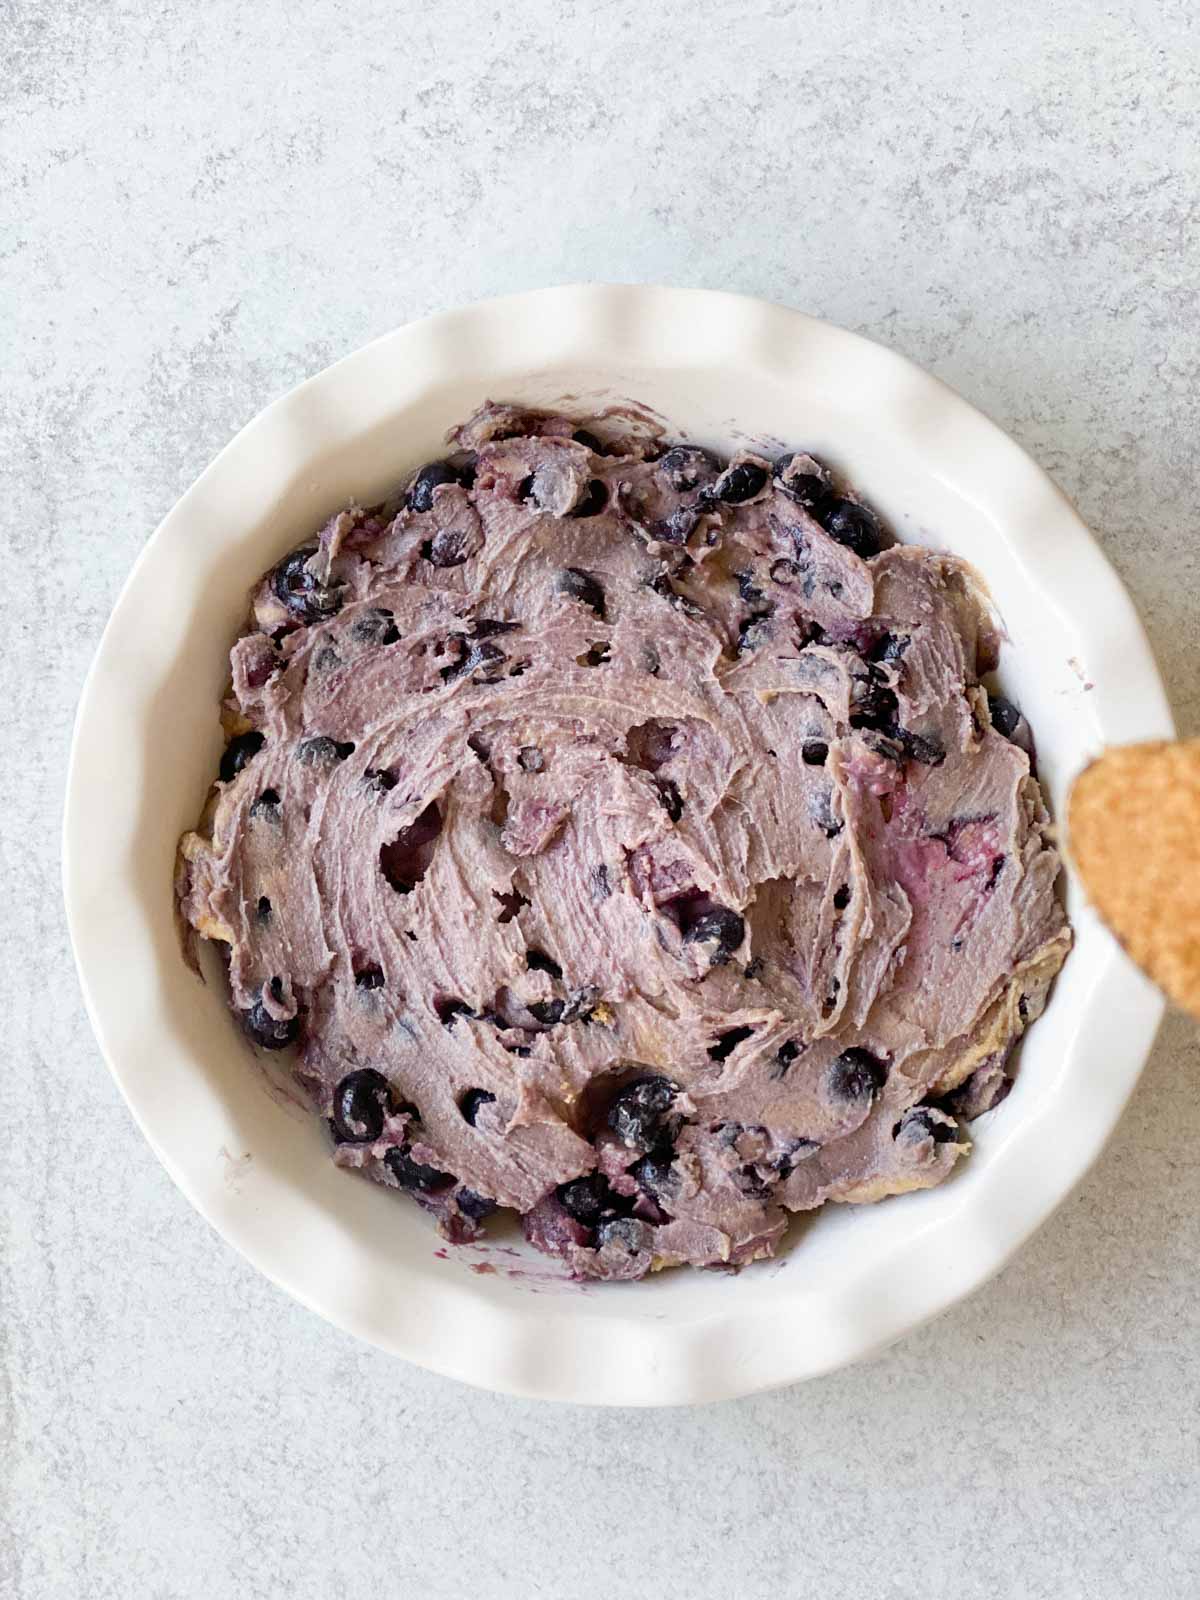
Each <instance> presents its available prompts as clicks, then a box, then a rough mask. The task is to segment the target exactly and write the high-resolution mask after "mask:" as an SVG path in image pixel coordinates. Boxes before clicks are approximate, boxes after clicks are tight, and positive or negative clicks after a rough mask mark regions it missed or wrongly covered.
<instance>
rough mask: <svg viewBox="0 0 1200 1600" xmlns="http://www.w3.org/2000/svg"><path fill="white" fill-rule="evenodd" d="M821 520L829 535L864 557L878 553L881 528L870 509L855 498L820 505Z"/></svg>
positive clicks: (864, 558)
mask: <svg viewBox="0 0 1200 1600" xmlns="http://www.w3.org/2000/svg"><path fill="white" fill-rule="evenodd" d="M819 520H820V523H821V526H822V527H823V528H824V529H825V532H826V533H827V534H828V535H829V537H830V538H831V539H836V540H837V542H838V544H844V545H845V546H846V548H847V549H848V550H853V552H854V554H855V555H856V556H861V557H862V559H863V560H864V561H865V560H866V559H867V557H868V556H874V555H878V554H879V547H880V544H881V542H882V532H881V530H880V527H879V521H878V519H877V518H876V516H875V513H874V512H873V511H869V510H868V509H867V507H866V506H863V505H859V503H858V501H857V500H830V501H829V502H827V503H826V504H824V505H822V506H821V508H820V519H819Z"/></svg>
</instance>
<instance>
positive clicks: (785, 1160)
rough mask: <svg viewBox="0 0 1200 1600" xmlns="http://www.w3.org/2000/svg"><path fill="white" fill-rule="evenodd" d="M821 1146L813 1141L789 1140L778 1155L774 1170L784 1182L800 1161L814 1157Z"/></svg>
mask: <svg viewBox="0 0 1200 1600" xmlns="http://www.w3.org/2000/svg"><path fill="white" fill-rule="evenodd" d="M820 1148H821V1146H820V1145H819V1144H818V1143H817V1141H816V1140H815V1139H789V1140H788V1142H787V1146H786V1148H785V1149H784V1150H783V1151H782V1152H781V1153H780V1155H779V1157H778V1159H777V1161H776V1164H775V1170H776V1171H777V1172H778V1174H779V1176H780V1177H781V1178H782V1179H784V1180H786V1179H788V1178H790V1177H791V1175H792V1173H793V1172H795V1170H796V1168H797V1167H798V1166H799V1165H800V1163H801V1162H802V1161H806V1160H807V1159H808V1157H809V1156H814V1155H816V1153H817V1151H818V1150H819V1149H820Z"/></svg>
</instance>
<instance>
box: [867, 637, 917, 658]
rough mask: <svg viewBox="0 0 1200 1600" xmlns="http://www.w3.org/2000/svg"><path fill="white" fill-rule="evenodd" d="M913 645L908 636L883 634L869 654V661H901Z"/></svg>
mask: <svg viewBox="0 0 1200 1600" xmlns="http://www.w3.org/2000/svg"><path fill="white" fill-rule="evenodd" d="M911 643H912V640H911V639H910V638H909V637H908V635H907V634H895V633H882V634H880V636H879V638H878V639H876V641H875V643H874V644H873V645H872V646H871V648H870V650H869V651H868V652H867V660H868V661H899V660H900V658H901V657H902V656H903V654H904V652H905V651H906V650H907V649H908V647H909V645H910V644H911Z"/></svg>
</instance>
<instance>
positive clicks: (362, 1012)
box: [177, 405, 1070, 1278]
mask: <svg viewBox="0 0 1200 1600" xmlns="http://www.w3.org/2000/svg"><path fill="white" fill-rule="evenodd" d="M450 444H451V450H450V453H449V455H448V456H447V458H446V459H445V460H444V461H441V462H435V463H428V464H427V465H426V466H425V467H423V468H421V469H420V471H419V472H418V473H417V474H416V475H415V477H414V478H413V479H412V480H410V482H409V484H408V485H406V486H405V489H404V491H403V494H402V495H401V496H399V497H398V498H397V500H396V501H395V502H393V503H389V504H387V505H385V506H378V507H371V508H365V509H364V508H357V507H351V508H350V509H349V510H347V511H344V512H342V513H341V514H339V515H338V516H336V517H334V518H333V519H332V521H331V522H330V523H329V524H328V525H327V526H326V527H325V528H324V529H323V530H322V531H321V533H320V535H319V537H318V538H317V539H316V540H315V542H314V543H312V544H310V545H308V546H302V547H301V548H300V549H299V550H297V551H294V552H293V553H292V554H291V555H290V556H288V557H286V558H285V559H284V560H283V561H282V562H281V563H280V564H279V566H278V567H276V568H275V569H273V570H272V571H271V572H269V573H268V574H267V575H266V576H265V577H264V578H263V580H262V582H261V583H260V585H259V586H258V587H257V589H256V590H255V592H254V595H253V597H252V604H251V612H250V619H249V622H248V625H247V628H246V631H245V632H244V633H243V635H242V637H241V638H240V639H239V640H238V641H237V643H236V645H235V646H234V648H233V653H232V689H231V693H230V696H229V699H228V701H227V703H226V707H225V724H226V729H227V732H228V733H229V734H230V735H231V740H230V743H229V745H228V747H227V749H226V751H225V755H224V757H223V759H222V763H221V771H220V777H219V779H218V782H217V784H216V786H215V789H214V792H213V795H212V797H211V798H210V802H209V805H208V807H207V808H206V812H205V815H204V817H203V818H202V820H201V825H200V827H199V829H198V830H197V831H196V832H195V833H191V834H188V835H186V836H185V838H184V840H183V842H182V845H181V850H180V861H179V870H178V878H177V892H178V897H179V904H180V908H181V911H182V914H183V917H184V918H185V919H186V922H187V923H189V924H190V925H191V927H192V928H193V929H195V930H196V931H198V933H199V934H200V935H201V936H203V937H205V938H209V939H214V940H218V941H220V942H221V943H222V944H223V946H224V947H225V950H226V953H227V956H228V973H229V988H230V996H231V1004H232V1006H233V1007H234V1009H235V1011H236V1013H237V1015H238V1016H239V1018H240V1019H241V1021H242V1023H243V1025H244V1027H245V1028H246V1029H247V1031H248V1032H249V1034H250V1036H251V1037H252V1038H253V1039H254V1040H255V1041H256V1042H257V1044H259V1045H260V1046H262V1047H264V1048H269V1049H288V1050H291V1051H293V1052H294V1055H295V1072H296V1074H297V1076H298V1078H299V1079H300V1081H301V1082H302V1083H303V1085H304V1086H305V1088H306V1089H307V1090H308V1092H309V1093H310V1094H311V1096H312V1098H313V1101H314V1103H315V1106H316V1108H317V1109H318V1110H319V1111H320V1113H321V1115H322V1116H324V1117H326V1118H328V1120H329V1126H330V1129H331V1135H332V1140H333V1155H334V1159H335V1160H336V1161H337V1162H339V1163H341V1164H342V1165H344V1166H347V1167H353V1168H357V1169H359V1170H361V1171H362V1172H364V1173H366V1174H367V1175H369V1176H370V1177H372V1178H374V1179H376V1180H378V1181H379V1182H382V1183H384V1184H387V1185H390V1186H392V1187H397V1188H401V1189H405V1190H407V1191H408V1192H409V1193H410V1194H411V1195H412V1196H414V1197H415V1198H416V1199H417V1200H418V1201H419V1202H420V1203H421V1204H422V1205H423V1206H425V1207H426V1208H427V1209H429V1210H430V1211H432V1212H434V1213H435V1214H436V1216H437V1217H438V1219H439V1221H440V1223H441V1225H442V1228H443V1230H444V1231H445V1232H446V1233H447V1234H448V1236H449V1237H450V1238H452V1239H455V1240H460V1241H461V1240H468V1239H472V1238H475V1237H476V1236H477V1235H478V1234H479V1232H480V1230H486V1227H487V1218H488V1216H489V1214H490V1213H492V1212H493V1211H495V1209H496V1208H497V1207H511V1208H513V1209H514V1210H516V1211H518V1212H520V1213H521V1215H522V1218H523V1226H524V1228H525V1231H526V1234H527V1236H528V1237H529V1239H530V1240H532V1241H533V1243H534V1244H536V1245H537V1246H539V1247H540V1248H542V1249H544V1250H547V1251H550V1252H552V1253H554V1254H556V1255H559V1256H561V1257H563V1258H565V1260H566V1261H567V1263H568V1264H569V1266H570V1268H571V1269H572V1270H573V1271H574V1272H576V1273H578V1274H580V1275H585V1276H588V1277H598V1278H631V1277H638V1276H640V1275H641V1274H643V1273H644V1272H646V1271H647V1270H649V1269H650V1268H651V1267H659V1266H663V1265H669V1264H674V1263H683V1262H690V1263H692V1264H695V1265H714V1264H721V1265H737V1264H740V1263H743V1262H746V1261H750V1260H752V1259H754V1258H756V1257H759V1256H764V1255H769V1254H770V1253H771V1252H772V1251H773V1250H774V1249H775V1247H776V1245H777V1244H778V1242H779V1240H780V1238H781V1236H782V1235H783V1232H784V1229H785V1227H786V1225H787V1219H788V1215H789V1213H790V1212H793V1211H801V1210H809V1209H811V1208H813V1207H815V1206H819V1205H821V1204H822V1203H823V1202H825V1201H827V1200H837V1201H853V1202H863V1201H872V1200H878V1199H880V1198H882V1197H883V1196H885V1195H892V1194H897V1193H900V1192H902V1191H904V1190H910V1189H916V1188H923V1187H927V1186H928V1185H931V1184H935V1183H938V1182H940V1181H941V1180H942V1179H943V1178H944V1177H945V1176H946V1175H947V1173H948V1172H949V1171H950V1170H951V1168H952V1167H953V1165H954V1163H955V1162H956V1161H957V1160H958V1159H959V1157H960V1156H961V1155H963V1153H964V1152H965V1151H966V1150H967V1149H968V1148H969V1141H968V1138H967V1136H966V1134H965V1132H964V1130H963V1120H964V1119H967V1118H969V1117H971V1116H972V1115H975V1114H977V1113H978V1112H979V1111H980V1110H982V1109H985V1108H986V1107H987V1106H989V1105H991V1104H993V1103H994V1102H995V1100H996V1099H997V1098H998V1096H999V1095H1000V1094H1001V1093H1002V1092H1003V1091H1004V1089H1005V1087H1006V1086H1007V1082H1008V1078H1007V1073H1006V1060H1007V1058H1008V1055H1009V1052H1010V1049H1011V1047H1012V1045H1013V1043H1014V1041H1015V1040H1016V1039H1017V1037H1018V1036H1019V1035H1020V1034H1021V1032H1022V1031H1023V1029H1024V1028H1025V1026H1026V1025H1027V1023H1028V1022H1029V1021H1030V1020H1031V1019H1033V1018H1034V1017H1036V1016H1037V1014H1038V1013H1039V1011H1040V1010H1041V1008H1042V1005H1043V1003H1044V999H1045V995H1046V991H1047V988H1048V986H1049V984H1050V982H1051V979H1052V978H1053V975H1054V973H1055V972H1056V971H1057V969H1058V968H1059V966H1060V965H1061V963H1062V961H1063V959H1064V957H1065V955H1066V952H1067V949H1068V947H1069V943H1070V933H1069V929H1068V927H1067V925H1066V921H1065V918H1064V914H1063V911H1062V909H1061V907H1060V905H1059V902H1058V900H1057V898H1056V896H1055V888H1054V885H1055V878H1056V876H1057V873H1058V870H1059V863H1058V857H1057V855H1056V853H1055V851H1054V849H1053V848H1052V846H1051V844H1050V843H1049V842H1048V840H1047V817H1046V812H1045V809H1044V806H1043V802H1042V796H1041V792H1040V789H1039V787H1038V784H1037V781H1036V779H1035V778H1034V777H1033V776H1032V775H1031V771H1030V755H1029V752H1030V750H1031V748H1032V747H1031V743H1030V739H1029V732H1028V729H1027V727H1026V725H1025V723H1024V720H1023V718H1021V717H1020V715H1019V713H1018V712H1017V711H1016V709H1015V708H1014V707H1013V706H1012V705H1011V704H1009V703H1008V702H1007V701H1004V700H1001V699H998V698H989V696H988V694H987V692H986V691H985V689H984V688H983V687H982V686H981V683H980V674H981V673H983V672H985V671H986V670H987V669H988V668H990V667H991V666H992V665H994V648H995V639H994V635H993V632H992V629H991V627H990V626H989V623H988V619H987V615H986V612H985V610H984V608H983V607H982V605H981V603H980V599H979V592H978V589H977V586H976V582H975V580H974V579H973V576H972V574H971V571H970V569H969V568H967V567H966V566H965V565H964V564H963V563H962V562H960V561H958V560H956V559H955V558H953V557H951V556H948V555H945V554H939V553H935V552H932V551H930V550H925V549H920V548H916V547H913V546H900V545H892V544H891V543H890V541H889V540H888V538H887V536H886V535H885V534H884V533H883V531H882V530H881V528H880V525H879V523H878V521H877V520H876V518H875V517H874V516H873V514H872V513H871V512H870V510H869V509H868V508H867V507H866V506H865V505H863V504H861V503H860V502H859V501H858V499H857V498H856V497H855V495H854V494H853V492H852V491H851V490H850V489H848V488H847V487H846V486H845V485H844V484H840V483H838V482H837V481H836V480H835V479H834V478H833V476H832V475H831V474H830V473H829V472H828V471H827V469H826V468H825V467H824V466H823V465H822V464H821V463H820V462H818V461H817V460H815V459H814V458H813V457H811V456H808V455H804V454H792V453H790V452H789V453H787V454H785V455H784V456H782V457H780V458H778V459H774V460H772V459H768V458H767V457H766V456H763V455H759V454H757V453H755V452H753V451H751V452H743V453H741V454H738V455H736V456H735V457H734V458H733V459H732V460H730V461H724V460H721V459H718V458H717V457H716V456H715V455H713V454H711V453H709V452H706V451H704V450H700V449H698V448H696V447H692V446H687V445H670V446H669V445H668V444H667V443H666V442H665V441H664V440H662V439H661V438H659V437H658V436H657V435H655V434H654V433H653V431H652V430H649V429H647V428H646V427H639V426H637V425H636V423H635V422H633V421H631V420H630V418H629V416H628V415H624V416H623V415H618V414H610V415H606V416H600V417H596V418H591V419H581V418H579V417H564V416H557V415H549V414H545V413H534V412H530V411H525V410H520V409H517V408H514V407H509V406H498V405H488V406H485V407H483V408H482V409H481V410H480V411H479V412H477V413H476V414H475V415H474V416H473V417H472V418H471V419H470V420H469V421H468V422H466V423H465V424H464V425H463V426H462V427H461V428H459V429H458V430H456V432H455V434H454V435H453V436H452V438H451V441H450Z"/></svg>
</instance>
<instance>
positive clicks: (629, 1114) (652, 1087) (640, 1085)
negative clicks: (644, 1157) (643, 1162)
mask: <svg viewBox="0 0 1200 1600" xmlns="http://www.w3.org/2000/svg"><path fill="white" fill-rule="evenodd" d="M677 1093H678V1090H677V1088H676V1086H675V1085H674V1084H673V1083H672V1082H671V1080H670V1079H669V1078H663V1077H660V1076H658V1075H656V1074H647V1076H646V1077H644V1078H635V1079H634V1080H633V1082H632V1083H627V1084H626V1085H625V1087H624V1088H623V1089H622V1090H621V1091H620V1092H619V1093H618V1094H617V1095H616V1096H615V1097H614V1099H613V1102H612V1104H611V1105H610V1106H609V1108H608V1125H609V1127H610V1128H611V1129H612V1131H613V1132H614V1133H615V1134H616V1136H617V1138H618V1139H620V1141H621V1143H622V1144H624V1145H628V1146H629V1148H630V1149H633V1150H643V1151H647V1152H648V1151H650V1150H653V1149H655V1148H656V1146H658V1145H660V1144H662V1143H664V1142H667V1141H669V1139H670V1138H671V1137H672V1136H673V1135H674V1133H675V1132H676V1131H677V1128H678V1121H679V1119H678V1118H672V1117H669V1116H668V1113H669V1112H670V1109H671V1106H672V1105H673V1103H674V1100H675V1096H676V1094H677Z"/></svg>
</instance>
